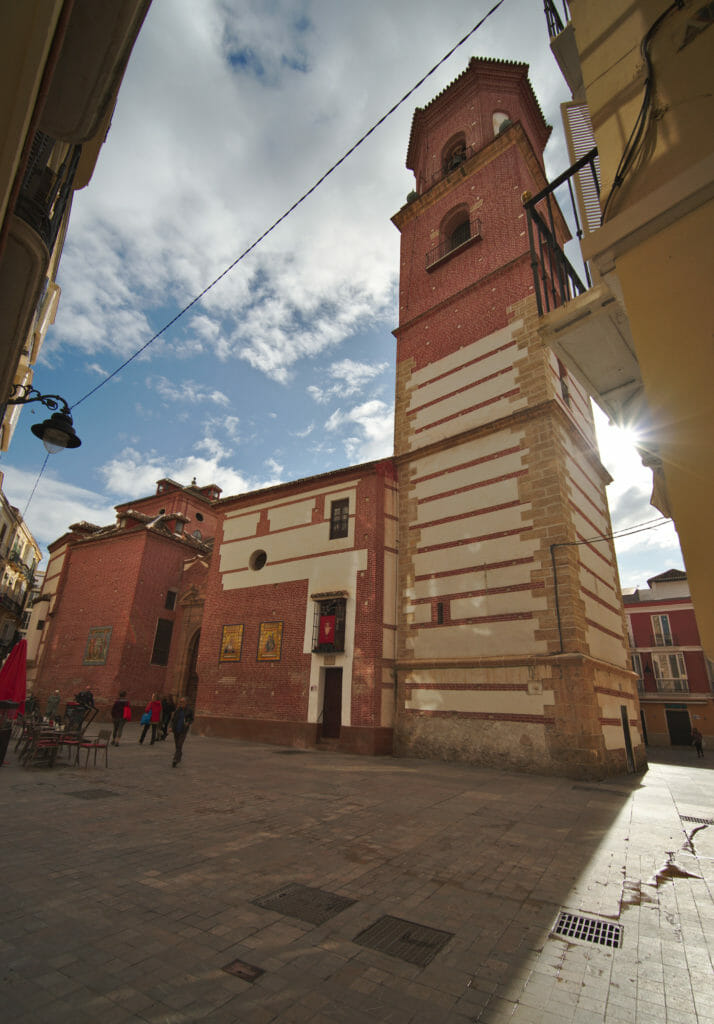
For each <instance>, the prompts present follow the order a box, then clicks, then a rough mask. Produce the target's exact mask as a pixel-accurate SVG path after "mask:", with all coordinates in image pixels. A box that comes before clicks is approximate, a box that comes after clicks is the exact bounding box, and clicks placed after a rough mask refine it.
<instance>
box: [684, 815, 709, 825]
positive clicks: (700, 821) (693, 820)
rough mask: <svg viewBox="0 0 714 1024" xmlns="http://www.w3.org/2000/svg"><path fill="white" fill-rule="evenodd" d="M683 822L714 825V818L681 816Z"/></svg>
mask: <svg viewBox="0 0 714 1024" xmlns="http://www.w3.org/2000/svg"><path fill="white" fill-rule="evenodd" d="M679 817H680V819H681V820H682V821H691V823H692V824H693V825H714V818H690V817H689V815H688V814H680V815H679Z"/></svg>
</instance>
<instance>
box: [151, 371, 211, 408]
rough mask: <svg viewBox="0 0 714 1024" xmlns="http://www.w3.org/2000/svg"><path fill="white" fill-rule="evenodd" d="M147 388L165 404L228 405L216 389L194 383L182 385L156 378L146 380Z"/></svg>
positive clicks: (188, 382)
mask: <svg viewBox="0 0 714 1024" xmlns="http://www.w3.org/2000/svg"><path fill="white" fill-rule="evenodd" d="M146 383H147V387H149V388H151V389H153V390H154V391H156V393H157V394H159V395H160V396H161V397H162V398H163V399H165V400H166V401H167V402H178V403H182V402H192V403H196V402H211V403H213V404H214V405H230V400H229V398H228V396H227V395H224V394H223V392H222V391H219V390H218V389H217V388H205V387H201V386H200V385H199V384H197V383H196V382H195V381H184V382H183V383H182V384H179V383H174V382H172V381H170V380H167V379H166V377H157V378H155V379H154V380H152V379H148V380H147V382H146Z"/></svg>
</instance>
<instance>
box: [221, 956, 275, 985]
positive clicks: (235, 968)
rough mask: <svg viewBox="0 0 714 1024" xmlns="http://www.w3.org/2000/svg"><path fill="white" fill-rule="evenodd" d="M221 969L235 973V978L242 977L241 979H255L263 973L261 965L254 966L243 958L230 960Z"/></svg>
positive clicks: (228, 972) (227, 972)
mask: <svg viewBox="0 0 714 1024" xmlns="http://www.w3.org/2000/svg"><path fill="white" fill-rule="evenodd" d="M221 970H222V971H225V972H226V974H235V976H236V978H242V979H243V981H255V980H256V978H259V977H260V976H261V974H265V971H264V970H263V968H262V967H254V966H253V964H247V963H246V962H245V961H244V960H232V961H231V962H230V963H229V964H226V966H225V967H221Z"/></svg>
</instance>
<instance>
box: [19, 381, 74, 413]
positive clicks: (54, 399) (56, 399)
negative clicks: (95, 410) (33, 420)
mask: <svg viewBox="0 0 714 1024" xmlns="http://www.w3.org/2000/svg"><path fill="white" fill-rule="evenodd" d="M29 402H41V403H42V405H44V406H45V407H46V408H47V409H51V410H54V409H59V408H60V406H61V407H62V412H63V413H65V414H66V415H70V409H69V406H68V404H67V402H66V401H65V399H64V398H62V396H61V395H42V394H40V392H39V391H38V390H37V389H36V388H33V387H30V385H29V384H13V387H12V391H11V392H10V397H9V398H8V400H7V402H6V404H7V405H27V404H28V403H29Z"/></svg>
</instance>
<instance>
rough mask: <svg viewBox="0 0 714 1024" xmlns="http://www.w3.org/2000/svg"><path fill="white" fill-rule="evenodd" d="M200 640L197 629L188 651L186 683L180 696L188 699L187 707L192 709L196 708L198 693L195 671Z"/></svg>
mask: <svg viewBox="0 0 714 1024" xmlns="http://www.w3.org/2000/svg"><path fill="white" fill-rule="evenodd" d="M200 639H201V630H200V629H199V630H198V632H197V633H196V635H195V637H194V638H193V640H192V641H191V645H190V647H189V649H188V659H187V661H188V663H187V665H186V682H185V685H184V688H183V694H182V696H183V695H185V696H186V697H188V703H189V706H190V707H192V708H194V709H195V708H196V694H197V693H198V672H197V671H196V663H197V662H198V641H199V640H200Z"/></svg>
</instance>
